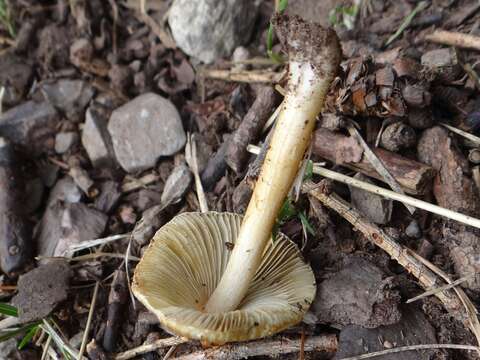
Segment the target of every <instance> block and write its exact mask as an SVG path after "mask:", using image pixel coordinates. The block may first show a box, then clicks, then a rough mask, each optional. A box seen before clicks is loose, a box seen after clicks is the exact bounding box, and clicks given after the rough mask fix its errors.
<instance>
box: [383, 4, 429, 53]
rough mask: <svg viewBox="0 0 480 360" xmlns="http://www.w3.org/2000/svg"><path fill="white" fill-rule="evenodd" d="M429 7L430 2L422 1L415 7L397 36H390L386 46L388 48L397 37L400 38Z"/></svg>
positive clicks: (396, 33)
mask: <svg viewBox="0 0 480 360" xmlns="http://www.w3.org/2000/svg"><path fill="white" fill-rule="evenodd" d="M427 6H428V2H427V1H421V2H419V3H418V5H417V6H416V7H415V9H413V11H412V12H411V13H410V14H408V15H407V16H406V17H405V19H404V20H403V22H402V24H401V25H400V27H399V28H398V30H397V31H396V32H395V34H393V35H392V36H390V37H389V38H388V40H387V42H386V43H385V46H388V45H390V44H391V43H392V42H393V41H394V40H395V39H396V38H397V37H399V36H400V35H401V34H402V32H403V31H404V30H405V29H406V28H407V27H408V26H409V25H410V23H411V22H412V20H413V18H414V17H415V16H416V15H417V14H418V13H419V12H420V11H423V10H425V9H426V8H427Z"/></svg>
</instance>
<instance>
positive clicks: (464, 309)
mask: <svg viewBox="0 0 480 360" xmlns="http://www.w3.org/2000/svg"><path fill="white" fill-rule="evenodd" d="M304 191H305V192H307V193H309V194H310V195H311V196H313V197H314V198H316V199H317V200H319V201H321V202H322V203H323V204H324V205H325V206H327V207H329V208H330V209H332V210H334V211H336V212H337V213H338V214H339V215H341V216H342V217H343V218H344V219H345V220H347V221H348V222H350V223H351V224H352V225H353V226H354V227H355V228H357V229H358V230H359V231H360V232H361V233H362V234H363V235H364V236H365V237H366V238H367V239H368V240H370V241H371V242H372V243H374V244H375V245H377V246H378V247H379V248H381V249H382V250H384V251H385V252H386V253H387V254H389V255H390V257H391V258H392V259H394V260H396V261H397V262H398V263H399V264H400V265H402V266H403V267H404V268H405V269H406V270H407V271H408V272H409V273H411V274H412V275H413V276H415V277H416V278H417V280H418V282H419V283H420V285H421V286H422V287H423V288H424V289H430V288H432V287H436V286H438V285H439V283H440V281H439V278H438V277H437V276H436V274H435V273H434V272H433V271H432V270H430V268H429V267H427V266H426V265H425V264H424V261H421V260H420V256H418V255H417V254H414V253H413V252H412V251H410V250H409V249H408V248H406V247H404V246H402V245H399V244H398V243H397V242H396V241H395V240H394V239H393V238H391V237H390V236H389V235H388V234H386V233H385V232H384V231H383V230H382V229H381V228H380V227H378V226H377V225H375V224H373V223H371V222H370V221H369V220H367V219H366V218H365V217H364V216H362V215H361V214H360V213H359V212H358V211H357V210H355V209H354V208H352V207H351V205H350V204H349V203H347V202H346V201H345V200H343V199H342V198H340V197H339V196H338V195H336V194H335V193H327V191H326V190H325V189H323V191H322V189H320V188H319V186H318V185H316V184H314V183H313V182H311V181H309V182H307V183H305V185H304ZM435 296H436V297H437V298H438V299H439V300H440V301H441V302H442V303H443V305H444V307H445V309H446V310H447V311H448V312H449V313H450V314H451V315H452V316H454V317H456V318H457V319H459V320H460V321H461V322H462V323H463V324H465V326H467V327H468V328H470V330H471V331H472V332H473V334H475V336H476V337H477V341H478V339H479V336H478V334H479V331H478V327H479V325H478V319H477V318H476V316H475V313H474V311H472V309H471V307H472V306H471V302H470V301H469V300H468V298H466V299H465V297H466V296H465V294H464V293H463V291H461V289H458V288H454V289H453V290H451V289H448V290H444V291H441V292H437V293H436V294H435Z"/></svg>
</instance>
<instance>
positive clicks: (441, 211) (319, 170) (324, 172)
mask: <svg viewBox="0 0 480 360" xmlns="http://www.w3.org/2000/svg"><path fill="white" fill-rule="evenodd" d="M313 173H314V174H317V175H321V176H324V177H326V178H329V179H332V180H335V181H339V182H341V183H344V184H347V185H351V186H354V187H357V188H359V189H362V190H365V191H368V192H371V193H374V194H377V195H381V196H383V197H386V198H388V199H392V200H396V201H401V202H404V203H406V204H408V205H412V206H414V207H416V208H419V209H423V210H425V211H428V212H431V213H433V214H437V215H440V216H443V217H446V218H448V219H452V220H456V221H459V222H461V223H463V224H466V225H469V226H473V227H476V228H479V229H480V220H479V219H476V218H474V217H471V216H468V215H464V214H461V213H458V212H456V211H452V210H449V209H446V208H443V207H441V206H437V205H433V204H430V203H428V202H426V201H422V200H419V199H416V198H414V197H411V196H408V195H402V194H398V193H396V192H394V191H391V190H387V189H384V188H381V187H380V186H376V185H373V184H369V183H366V182H364V181H360V180H357V179H354V178H352V177H350V176H346V175H343V174H340V173H337V172H335V171H332V170H328V169H326V168H324V167H322V166H318V165H317V164H314V165H313Z"/></svg>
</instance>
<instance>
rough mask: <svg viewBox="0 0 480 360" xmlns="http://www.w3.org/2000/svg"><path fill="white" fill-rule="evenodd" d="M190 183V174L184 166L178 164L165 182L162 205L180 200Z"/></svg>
mask: <svg viewBox="0 0 480 360" xmlns="http://www.w3.org/2000/svg"><path fill="white" fill-rule="evenodd" d="M191 181H192V173H191V172H190V169H189V168H188V167H187V165H185V164H180V165H178V166H176V167H175V169H173V171H172V173H171V174H170V176H169V177H168V179H167V181H166V182H165V188H164V189H163V193H162V198H161V201H162V204H164V205H165V204H174V203H176V202H179V201H180V200H182V197H183V195H185V193H186V192H187V190H188V188H189V187H190V182H191Z"/></svg>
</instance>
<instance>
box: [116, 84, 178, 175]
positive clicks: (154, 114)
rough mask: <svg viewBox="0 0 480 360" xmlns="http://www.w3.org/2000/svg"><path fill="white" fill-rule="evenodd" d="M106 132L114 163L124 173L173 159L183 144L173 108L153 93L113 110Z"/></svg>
mask: <svg viewBox="0 0 480 360" xmlns="http://www.w3.org/2000/svg"><path fill="white" fill-rule="evenodd" d="M108 131H109V133H110V135H111V137H112V142H113V148H114V150H115V155H116V158H117V161H118V162H119V163H120V165H121V166H122V168H123V169H124V170H125V171H127V172H136V171H141V170H145V169H148V168H151V167H153V166H155V163H156V162H157V160H158V158H159V157H160V156H169V155H173V154H174V153H176V152H177V151H179V150H180V149H181V148H182V147H183V146H184V145H185V141H186V136H185V132H184V130H183V126H182V120H181V118H180V115H179V113H178V111H177V109H176V108H175V106H174V105H173V104H172V103H171V102H170V100H167V99H165V98H163V97H161V96H159V95H156V94H153V93H147V94H143V95H140V96H138V97H136V98H135V99H133V100H131V101H130V102H128V103H127V104H125V105H123V106H121V107H119V108H118V109H116V110H115V111H114V112H113V113H112V116H111V117H110V122H109V123H108Z"/></svg>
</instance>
